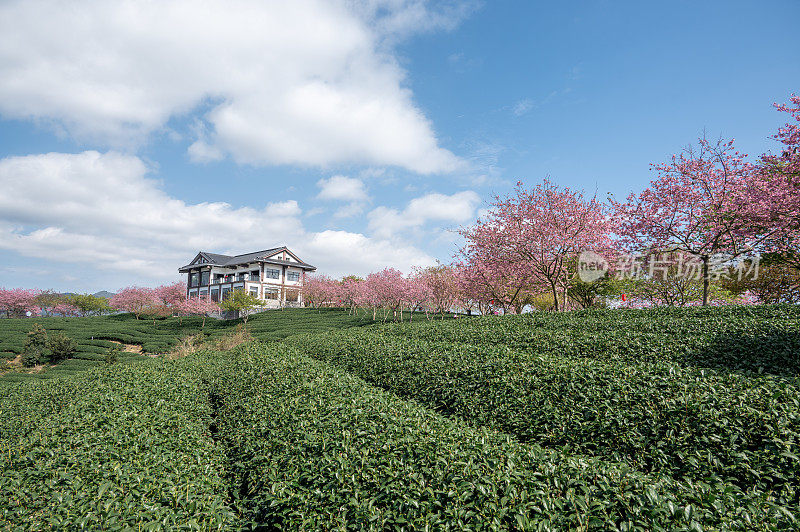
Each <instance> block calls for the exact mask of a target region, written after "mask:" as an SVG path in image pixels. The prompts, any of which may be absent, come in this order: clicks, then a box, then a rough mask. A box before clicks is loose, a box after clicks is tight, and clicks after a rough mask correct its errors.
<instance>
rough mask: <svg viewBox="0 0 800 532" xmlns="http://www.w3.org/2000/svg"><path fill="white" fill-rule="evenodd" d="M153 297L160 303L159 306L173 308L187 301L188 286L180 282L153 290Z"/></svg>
mask: <svg viewBox="0 0 800 532" xmlns="http://www.w3.org/2000/svg"><path fill="white" fill-rule="evenodd" d="M153 296H154V297H155V298H156V299H157V300H158V301H159V304H161V305H163V306H164V307H167V308H172V307H174V306H175V305H176V304H177V303H180V302H182V301H183V300H185V299H186V284H185V283H183V282H180V281H178V282H176V283H172V284H167V285H161V286H158V287H156V288H154V289H153Z"/></svg>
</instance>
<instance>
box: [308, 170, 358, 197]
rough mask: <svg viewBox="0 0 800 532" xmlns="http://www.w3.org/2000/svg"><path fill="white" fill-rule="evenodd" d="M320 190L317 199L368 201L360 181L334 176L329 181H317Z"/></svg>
mask: <svg viewBox="0 0 800 532" xmlns="http://www.w3.org/2000/svg"><path fill="white" fill-rule="evenodd" d="M317 186H318V187H319V188H320V191H319V194H318V195H317V197H318V198H319V199H323V200H336V201H366V200H367V199H369V196H368V195H367V189H366V188H364V182H363V181H361V180H360V179H355V178H352V177H347V176H343V175H335V176H333V177H331V178H329V179H320V180H319V181H317Z"/></svg>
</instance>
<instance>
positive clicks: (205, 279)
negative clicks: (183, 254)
mask: <svg viewBox="0 0 800 532" xmlns="http://www.w3.org/2000/svg"><path fill="white" fill-rule="evenodd" d="M210 275H211V272H203V273H201V274H200V285H201V286H206V285H207V284H208V279H209V276H210Z"/></svg>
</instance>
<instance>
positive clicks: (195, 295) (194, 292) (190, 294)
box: [189, 290, 197, 298]
mask: <svg viewBox="0 0 800 532" xmlns="http://www.w3.org/2000/svg"><path fill="white" fill-rule="evenodd" d="M189 297H190V298H192V297H197V290H189Z"/></svg>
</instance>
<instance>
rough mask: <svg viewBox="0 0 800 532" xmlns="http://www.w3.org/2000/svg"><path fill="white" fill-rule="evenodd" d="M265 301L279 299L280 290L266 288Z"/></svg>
mask: <svg viewBox="0 0 800 532" xmlns="http://www.w3.org/2000/svg"><path fill="white" fill-rule="evenodd" d="M264 299H278V289H277V288H264Z"/></svg>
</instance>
